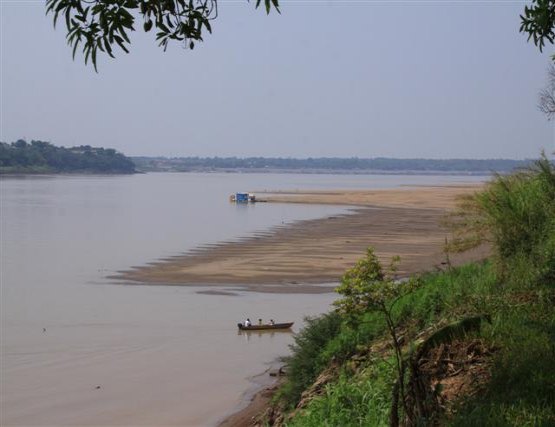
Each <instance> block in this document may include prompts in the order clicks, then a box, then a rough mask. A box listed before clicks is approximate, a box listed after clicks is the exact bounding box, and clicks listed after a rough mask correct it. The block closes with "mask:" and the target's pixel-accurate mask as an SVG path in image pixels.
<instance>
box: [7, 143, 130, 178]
mask: <svg viewBox="0 0 555 427" xmlns="http://www.w3.org/2000/svg"><path fill="white" fill-rule="evenodd" d="M134 172H135V164H134V163H133V161H132V160H131V159H130V158H128V157H126V156H124V155H123V154H121V153H118V152H117V151H116V150H114V149H112V148H96V147H91V146H89V145H81V146H79V147H71V148H64V147H56V146H54V145H52V144H50V143H49V142H44V141H31V142H30V143H28V142H27V141H25V140H23V139H20V140H18V141H16V142H12V143H11V144H7V143H4V142H2V143H0V173H134Z"/></svg>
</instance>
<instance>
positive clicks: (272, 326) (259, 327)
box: [237, 322, 294, 331]
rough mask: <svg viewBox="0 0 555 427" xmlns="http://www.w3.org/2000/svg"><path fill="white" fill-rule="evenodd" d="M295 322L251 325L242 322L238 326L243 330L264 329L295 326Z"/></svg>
mask: <svg viewBox="0 0 555 427" xmlns="http://www.w3.org/2000/svg"><path fill="white" fill-rule="evenodd" d="M293 323H294V322H289V323H274V324H271V323H267V324H264V325H250V326H245V325H243V324H242V323H237V327H238V328H239V329H240V330H241V331H262V330H265V329H289V328H290V327H291V326H293Z"/></svg>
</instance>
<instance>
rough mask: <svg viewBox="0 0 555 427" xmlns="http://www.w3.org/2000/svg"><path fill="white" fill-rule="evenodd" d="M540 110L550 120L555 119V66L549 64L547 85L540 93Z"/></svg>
mask: <svg viewBox="0 0 555 427" xmlns="http://www.w3.org/2000/svg"><path fill="white" fill-rule="evenodd" d="M538 108H539V109H540V111H541V112H542V113H544V114H545V115H546V116H547V119H548V120H551V119H553V118H554V117H555V65H554V64H549V68H548V70H547V85H546V87H545V88H544V89H543V90H541V91H540V93H539V102H538Z"/></svg>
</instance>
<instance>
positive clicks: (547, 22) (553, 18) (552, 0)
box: [520, 0, 555, 59]
mask: <svg viewBox="0 0 555 427" xmlns="http://www.w3.org/2000/svg"><path fill="white" fill-rule="evenodd" d="M520 32H521V33H527V34H528V40H533V41H534V44H535V45H536V46H537V47H538V48H539V49H540V51H542V50H543V48H544V47H545V42H546V41H548V42H549V43H551V44H553V42H554V40H555V0H532V4H531V5H530V6H525V7H524V14H522V15H520ZM554 59H555V58H554Z"/></svg>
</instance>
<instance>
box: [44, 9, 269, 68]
mask: <svg viewBox="0 0 555 427" xmlns="http://www.w3.org/2000/svg"><path fill="white" fill-rule="evenodd" d="M261 3H262V0H256V8H258V7H259V6H260V4H261ZM264 5H265V8H266V13H268V14H269V13H270V11H271V9H272V7H274V8H275V9H276V11H277V12H279V4H278V0H264ZM46 13H47V14H49V13H50V14H53V20H54V26H56V23H57V22H58V19H59V18H60V17H63V18H64V20H65V24H66V28H67V35H66V39H67V42H68V44H69V45H70V46H72V47H73V57H74V58H75V54H76V52H77V49H78V48H79V47H80V46H81V47H82V50H83V54H84V55H85V63H87V62H88V61H89V60H90V61H91V62H92V64H93V66H94V67H95V69H96V59H97V55H98V51H99V50H100V51H101V52H104V53H106V54H108V55H109V56H111V57H112V58H113V57H114V47H115V45H118V46H119V47H120V48H121V49H122V50H123V51H125V52H126V53H129V49H128V47H129V44H130V43H131V42H130V40H129V36H128V32H130V31H135V30H136V29H135V25H136V21H137V20H140V21H142V27H143V29H144V31H145V32H149V31H150V30H152V29H153V28H155V29H156V30H157V33H156V40H157V41H158V42H159V45H160V46H161V47H163V48H164V50H165V49H166V48H167V47H168V44H169V43H170V41H177V42H182V43H183V44H184V45H185V46H187V47H189V48H190V49H193V48H194V46H195V43H196V42H199V41H202V40H203V39H202V37H203V33H204V31H208V32H209V33H211V32H212V27H211V25H210V21H212V20H214V19H215V18H216V17H217V16H218V0H46Z"/></svg>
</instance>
